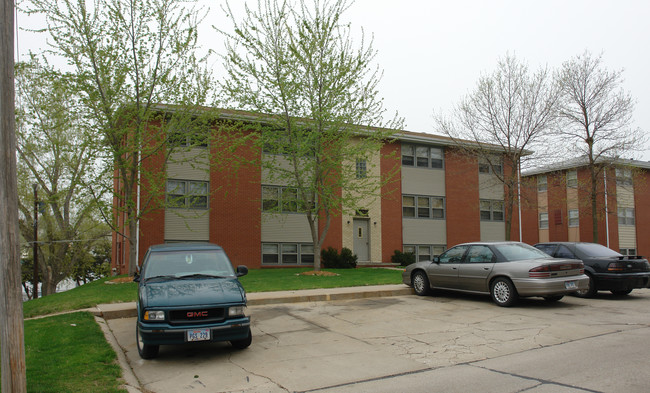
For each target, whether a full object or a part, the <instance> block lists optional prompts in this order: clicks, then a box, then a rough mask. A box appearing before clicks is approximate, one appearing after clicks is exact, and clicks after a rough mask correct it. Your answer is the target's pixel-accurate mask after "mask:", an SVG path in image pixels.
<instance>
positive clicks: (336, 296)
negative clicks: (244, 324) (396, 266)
mask: <svg viewBox="0 0 650 393" xmlns="http://www.w3.org/2000/svg"><path fill="white" fill-rule="evenodd" d="M413 293H414V292H413V288H410V287H407V286H406V285H403V284H398V285H369V286H363V287H345V288H320V289H305V290H299V291H277V292H253V293H247V294H246V296H247V298H248V305H249V306H262V305H266V304H281V303H301V302H321V301H330V300H349V299H364V298H372V297H386V296H403V295H411V294H413ZM88 311H90V312H91V313H93V314H94V315H95V316H96V317H100V318H104V319H117V318H132V317H135V316H137V312H136V305H135V302H129V303H111V304H100V305H98V306H97V307H95V308H92V309H89V310H88Z"/></svg>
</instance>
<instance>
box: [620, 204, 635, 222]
mask: <svg viewBox="0 0 650 393" xmlns="http://www.w3.org/2000/svg"><path fill="white" fill-rule="evenodd" d="M618 223H619V225H634V224H635V219H634V208H633V207H620V206H619V207H618Z"/></svg>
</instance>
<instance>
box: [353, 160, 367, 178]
mask: <svg viewBox="0 0 650 393" xmlns="http://www.w3.org/2000/svg"><path fill="white" fill-rule="evenodd" d="M356 176H357V179H365V178H366V177H367V176H368V168H367V163H366V160H365V159H362V158H357V164H356Z"/></svg>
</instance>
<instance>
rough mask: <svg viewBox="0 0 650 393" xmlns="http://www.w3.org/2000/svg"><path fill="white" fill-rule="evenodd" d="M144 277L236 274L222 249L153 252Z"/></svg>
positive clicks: (147, 261) (147, 262)
mask: <svg viewBox="0 0 650 393" xmlns="http://www.w3.org/2000/svg"><path fill="white" fill-rule="evenodd" d="M143 274H144V279H145V280H146V279H148V278H153V277H170V278H182V277H184V276H195V277H196V276H201V275H205V276H234V275H235V272H234V270H233V268H232V265H231V264H230V261H229V260H228V257H227V256H226V253H225V252H223V251H222V250H202V251H164V252H152V253H150V254H149V257H148V258H147V260H146V264H145V267H144V272H143Z"/></svg>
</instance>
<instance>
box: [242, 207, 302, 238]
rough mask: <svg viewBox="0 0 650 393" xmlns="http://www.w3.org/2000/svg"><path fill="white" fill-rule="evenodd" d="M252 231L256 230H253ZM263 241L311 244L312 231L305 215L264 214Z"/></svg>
mask: <svg viewBox="0 0 650 393" xmlns="http://www.w3.org/2000/svg"><path fill="white" fill-rule="evenodd" d="M251 230H256V229H255V228H251ZM262 241H263V242H278V243H280V242H285V243H311V242H312V238H311V230H310V229H309V223H308V222H307V216H305V215H304V214H267V213H262Z"/></svg>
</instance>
